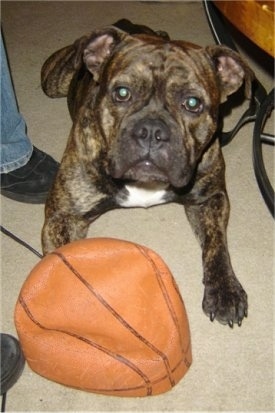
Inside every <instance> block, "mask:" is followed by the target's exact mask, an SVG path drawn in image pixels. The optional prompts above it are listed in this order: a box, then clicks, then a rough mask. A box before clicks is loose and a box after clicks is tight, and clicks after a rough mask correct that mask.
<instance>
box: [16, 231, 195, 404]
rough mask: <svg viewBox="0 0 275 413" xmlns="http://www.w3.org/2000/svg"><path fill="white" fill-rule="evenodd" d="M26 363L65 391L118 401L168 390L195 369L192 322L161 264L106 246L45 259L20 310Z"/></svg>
mask: <svg viewBox="0 0 275 413" xmlns="http://www.w3.org/2000/svg"><path fill="white" fill-rule="evenodd" d="M15 324H16V328H17V332H18V336H19V339H20V342H21V345H22V349H23V352H24V355H25V358H26V360H27V362H28V364H29V366H30V367H31V368H32V369H33V370H34V371H35V372H36V373H38V374H40V375H42V376H44V377H46V378H48V379H50V380H53V381H56V382H58V383H61V384H64V385H66V386H70V387H74V388H78V389H81V390H86V391H90V392H96V393H103V394H108V395H116V396H149V395H154V394H159V393H162V392H165V391H167V390H169V389H171V388H172V387H173V386H174V385H175V384H176V383H177V382H178V381H179V380H180V379H181V378H182V377H183V376H184V374H185V373H186V372H187V370H188V368H189V366H190V364H191V359H192V357H191V342H190V332H189V325H188V319H187V315H186V311H185V308H184V304H183V301H182V298H181V295H180V293H179V290H178V288H177V285H176V283H175V280H174V278H173V276H172V274H171V272H170V271H169V269H168V267H167V266H166V264H165V263H164V262H163V260H162V259H161V258H160V257H159V256H158V255H157V254H156V253H155V252H153V251H152V250H150V249H148V248H145V247H143V246H140V245H137V244H134V243H131V242H127V241H121V240H117V239H109V238H97V239H86V240H81V241H76V242H73V243H71V244H68V245H66V246H64V247H61V248H59V249H58V250H56V251H55V252H53V253H51V254H49V255H47V256H46V257H44V258H43V259H42V260H41V261H40V262H39V263H38V265H36V266H35V268H34V269H33V270H32V272H31V273H30V275H29V277H28V278H27V280H26V281H25V283H24V285H23V287H22V289H21V292H20V295H19V297H18V301H17V304H16V308H15Z"/></svg>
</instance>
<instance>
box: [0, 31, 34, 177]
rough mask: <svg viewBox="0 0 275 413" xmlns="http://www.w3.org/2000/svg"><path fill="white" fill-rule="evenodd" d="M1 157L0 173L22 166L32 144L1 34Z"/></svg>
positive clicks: (28, 156)
mask: <svg viewBox="0 0 275 413" xmlns="http://www.w3.org/2000/svg"><path fill="white" fill-rule="evenodd" d="M0 147H1V158H0V173H8V172H11V171H14V170H15V169H18V168H20V167H21V166H24V165H25V164H26V163H27V162H28V161H29V159H30V157H31V155H32V151H33V146H32V143H31V141H30V139H29V138H28V136H27V134H26V123H25V120H24V118H23V117H22V115H21V114H20V113H19V111H18V107H17V102H16V97H15V93H14V89H13V85H12V80H11V76H10V71H9V66H8V62H7V56H6V52H5V48H4V44H3V39H2V34H1V146H0Z"/></svg>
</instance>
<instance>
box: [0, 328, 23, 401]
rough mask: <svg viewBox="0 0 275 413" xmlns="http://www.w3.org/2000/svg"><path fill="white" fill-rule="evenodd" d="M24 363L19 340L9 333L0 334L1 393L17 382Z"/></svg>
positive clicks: (4, 392)
mask: <svg viewBox="0 0 275 413" xmlns="http://www.w3.org/2000/svg"><path fill="white" fill-rule="evenodd" d="M24 364H25V359H24V356H23V353H22V350H21V348H20V344H19V341H18V340H17V339H16V338H15V337H13V336H10V335H9V334H1V395H3V394H6V393H7V391H8V390H9V389H10V388H11V387H12V386H13V385H14V384H15V383H16V382H17V380H18V379H19V377H20V375H21V373H22V371H23V368H24Z"/></svg>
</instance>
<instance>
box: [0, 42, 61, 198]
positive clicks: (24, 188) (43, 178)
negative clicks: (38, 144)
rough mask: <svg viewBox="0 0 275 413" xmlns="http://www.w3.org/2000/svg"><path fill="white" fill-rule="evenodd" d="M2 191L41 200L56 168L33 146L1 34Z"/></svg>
mask: <svg viewBox="0 0 275 413" xmlns="http://www.w3.org/2000/svg"><path fill="white" fill-rule="evenodd" d="M0 154H1V159H0V172H1V194H2V195H4V196H5V197H7V198H11V199H14V200H16V201H20V202H27V203H43V202H45V199H46V197H47V194H48V191H49V188H50V186H51V184H52V181H53V179H54V177H55V174H56V172H57V169H58V163H57V162H56V161H55V160H54V159H53V158H51V157H50V156H49V155H47V154H45V153H44V152H42V151H40V150H38V149H37V148H35V147H33V145H32V143H31V141H30V139H29V137H28V136H27V132H26V123H25V121H24V118H23V117H22V115H21V114H20V112H19V110H18V107H17V102H16V97H15V93H14V89H13V85H12V80H11V76H10V71H9V67H8V62H7V56H6V52H5V48H4V44H3V40H2V35H1V146H0Z"/></svg>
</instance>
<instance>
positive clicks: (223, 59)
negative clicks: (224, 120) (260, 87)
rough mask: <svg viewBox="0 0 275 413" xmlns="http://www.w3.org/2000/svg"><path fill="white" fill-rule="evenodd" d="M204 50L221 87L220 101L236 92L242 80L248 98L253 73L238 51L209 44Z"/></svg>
mask: <svg viewBox="0 0 275 413" xmlns="http://www.w3.org/2000/svg"><path fill="white" fill-rule="evenodd" d="M206 51H207V53H208V55H210V57H211V59H212V61H213V63H214V65H215V68H216V73H217V76H218V79H219V83H220V89H221V102H225V101H226V99H227V96H229V95H231V94H232V93H234V92H236V91H237V90H238V89H239V88H240V87H241V86H242V84H243V83H244V82H245V96H246V97H247V98H250V97H251V83H252V80H253V79H254V73H253V71H252V70H251V69H250V68H249V66H248V65H247V63H246V62H245V61H244V60H243V59H242V58H241V56H240V55H239V53H237V52H234V51H233V50H232V49H229V48H228V47H225V46H209V47H207V48H206Z"/></svg>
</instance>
